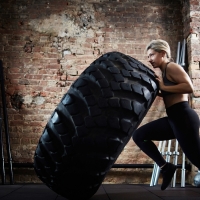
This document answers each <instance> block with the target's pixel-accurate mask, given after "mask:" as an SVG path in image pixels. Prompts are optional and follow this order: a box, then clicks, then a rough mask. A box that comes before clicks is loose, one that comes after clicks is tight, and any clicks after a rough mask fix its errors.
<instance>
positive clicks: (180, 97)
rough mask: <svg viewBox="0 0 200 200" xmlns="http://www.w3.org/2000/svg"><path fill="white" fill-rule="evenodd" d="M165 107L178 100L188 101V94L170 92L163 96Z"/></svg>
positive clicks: (178, 101)
mask: <svg viewBox="0 0 200 200" xmlns="http://www.w3.org/2000/svg"><path fill="white" fill-rule="evenodd" d="M163 100H164V103H165V108H166V109H167V108H169V107H171V106H173V105H175V104H177V103H180V102H188V94H171V95H168V96H165V97H163Z"/></svg>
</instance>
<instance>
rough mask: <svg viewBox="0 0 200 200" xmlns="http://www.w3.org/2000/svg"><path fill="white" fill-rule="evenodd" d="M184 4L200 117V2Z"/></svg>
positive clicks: (191, 0) (194, 103)
mask: <svg viewBox="0 0 200 200" xmlns="http://www.w3.org/2000/svg"><path fill="white" fill-rule="evenodd" d="M182 2H183V10H182V12H183V23H184V37H185V38H186V39H187V48H188V64H189V68H188V73H189V74H190V77H191V79H192V82H193V85H194V93H193V94H192V95H191V107H192V108H193V109H194V110H195V111H196V112H197V113H198V115H199V116H200V89H199V88H200V87H199V86H200V65H199V62H200V37H199V34H200V30H199V25H200V23H199V19H200V0H185V1H182ZM197 170H198V169H197V168H196V167H194V166H193V167H192V171H191V173H190V174H189V177H188V182H189V183H191V184H193V182H194V176H195V175H196V173H197Z"/></svg>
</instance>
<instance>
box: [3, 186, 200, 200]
mask: <svg viewBox="0 0 200 200" xmlns="http://www.w3.org/2000/svg"><path fill="white" fill-rule="evenodd" d="M0 199H2V200H66V199H65V198H63V197H61V196H59V195H57V194H56V193H55V192H53V191H52V190H50V189H49V188H48V187H47V186H46V185H43V184H22V185H0ZM140 199H142V200H154V199H155V200H158V199H164V200H172V199H173V200H179V199H181V200H183V199H184V200H193V199H199V200H200V188H196V187H194V186H192V185H186V186H185V187H184V188H181V187H180V185H176V187H175V188H171V187H168V188H167V189H166V190H164V191H161V190H160V185H158V186H154V187H150V186H149V185H144V184H141V185H138V184H130V185H126V184H103V185H101V187H100V188H99V190H98V191H97V193H96V194H95V195H94V196H93V197H92V198H91V200H140ZM80 200H82V199H80Z"/></svg>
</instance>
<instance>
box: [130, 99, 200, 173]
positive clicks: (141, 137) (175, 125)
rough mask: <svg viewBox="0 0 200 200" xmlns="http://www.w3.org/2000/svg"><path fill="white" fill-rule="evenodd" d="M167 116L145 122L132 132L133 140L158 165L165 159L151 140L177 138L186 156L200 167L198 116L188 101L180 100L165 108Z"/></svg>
mask: <svg viewBox="0 0 200 200" xmlns="http://www.w3.org/2000/svg"><path fill="white" fill-rule="evenodd" d="M166 113H167V116H168V117H164V118H160V119H158V120H155V121H152V122H150V123H147V124H145V125H143V126H141V127H140V128H138V129H137V130H136V131H135V132H134V133H133V140H134V142H135V143H136V144H137V145H138V146H139V147H140V149H141V150H142V151H143V152H144V153H146V154H147V155H148V156H149V157H151V158H152V159H153V160H154V161H155V162H156V163H157V165H158V166H160V167H161V166H163V165H164V164H165V163H166V161H165V159H164V158H163V157H162V155H161V153H160V152H159V151H158V148H157V146H156V145H155V144H154V143H153V142H152V141H151V140H155V141H164V140H170V139H175V138H176V139H177V140H178V142H179V145H180V147H181V148H182V150H183V152H184V153H185V155H186V156H187V158H188V159H189V160H190V161H191V162H192V163H193V164H194V165H195V166H196V167H197V168H198V169H200V139H199V125H200V121H199V117H198V115H197V113H196V112H195V111H194V110H193V109H191V108H190V107H189V105H188V102H185V101H184V102H180V103H177V104H174V105H173V106H171V107H169V108H167V109H166Z"/></svg>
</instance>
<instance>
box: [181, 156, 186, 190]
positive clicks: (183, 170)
mask: <svg viewBox="0 0 200 200" xmlns="http://www.w3.org/2000/svg"><path fill="white" fill-rule="evenodd" d="M182 157H183V158H182V169H181V170H182V171H181V187H185V154H184V153H183V156H182Z"/></svg>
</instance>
